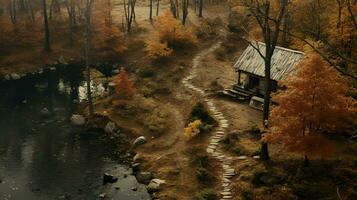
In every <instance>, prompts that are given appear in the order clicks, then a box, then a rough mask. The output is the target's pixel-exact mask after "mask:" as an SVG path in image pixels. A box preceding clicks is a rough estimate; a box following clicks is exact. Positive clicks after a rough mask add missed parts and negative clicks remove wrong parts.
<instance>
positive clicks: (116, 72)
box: [112, 69, 120, 74]
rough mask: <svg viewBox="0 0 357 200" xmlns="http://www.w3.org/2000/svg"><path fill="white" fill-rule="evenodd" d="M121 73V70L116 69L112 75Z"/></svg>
mask: <svg viewBox="0 0 357 200" xmlns="http://www.w3.org/2000/svg"><path fill="white" fill-rule="evenodd" d="M119 73H120V70H119V69H114V70H113V71H112V74H119Z"/></svg>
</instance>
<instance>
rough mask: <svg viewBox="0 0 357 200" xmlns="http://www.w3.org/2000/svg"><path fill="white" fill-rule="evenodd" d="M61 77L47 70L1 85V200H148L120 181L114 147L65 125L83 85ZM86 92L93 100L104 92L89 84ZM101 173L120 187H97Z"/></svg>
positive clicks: (73, 76)
mask: <svg viewBox="0 0 357 200" xmlns="http://www.w3.org/2000/svg"><path fill="white" fill-rule="evenodd" d="M66 73H68V71H48V72H45V73H43V75H41V76H37V77H29V78H26V79H24V80H21V81H18V82H12V83H6V84H3V85H0V92H1V96H0V199H27V200H35V199H36V200H38V199H39V200H41V199H58V198H65V197H71V199H96V197H97V196H98V194H100V193H102V192H103V191H107V192H109V196H111V197H113V199H123V200H139V199H149V195H148V194H147V192H146V189H145V188H144V186H142V185H138V183H137V182H136V180H135V178H134V177H131V176H128V178H125V179H124V178H123V177H124V174H129V173H130V170H129V169H128V168H127V167H125V165H123V164H122V163H123V162H125V159H122V155H123V154H124V152H123V151H122V150H120V149H121V148H120V144H118V142H111V141H108V140H107V139H106V138H105V137H98V138H95V139H93V138H92V139H90V138H83V137H81V134H78V131H79V130H78V129H77V128H75V127H72V126H71V125H70V124H69V123H68V117H69V116H70V115H71V113H72V112H73V109H74V108H75V104H76V101H77V102H78V101H83V100H85V99H86V91H85V88H86V85H85V84H84V82H83V75H82V73H81V72H79V73H75V72H73V71H72V72H71V73H70V74H69V75H67V74H66ZM63 74H66V76H63ZM91 87H92V89H93V91H94V96H98V95H102V94H105V92H106V88H105V87H104V86H103V84H101V83H97V82H95V81H92V82H91ZM44 108H47V109H48V110H49V111H50V113H51V115H48V114H46V113H44V112H43V109H44ZM104 172H109V173H112V174H114V175H117V176H118V177H119V178H120V180H119V182H118V183H116V184H114V185H115V186H114V187H109V188H108V186H106V187H104V186H102V174H103V173H104ZM115 187H118V188H120V189H119V190H115V189H114V188H115ZM133 187H138V191H137V192H134V191H132V190H131V189H132V188H133Z"/></svg>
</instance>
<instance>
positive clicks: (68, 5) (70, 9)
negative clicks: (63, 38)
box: [65, 0, 76, 46]
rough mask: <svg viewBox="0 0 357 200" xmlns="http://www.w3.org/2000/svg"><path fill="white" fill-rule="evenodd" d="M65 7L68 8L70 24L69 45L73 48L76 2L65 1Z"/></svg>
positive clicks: (71, 0)
mask: <svg viewBox="0 0 357 200" xmlns="http://www.w3.org/2000/svg"><path fill="white" fill-rule="evenodd" d="M68 1H69V2H68ZM65 5H66V8H67V13H68V22H69V44H70V46H73V31H74V19H75V18H76V16H75V5H74V0H65Z"/></svg>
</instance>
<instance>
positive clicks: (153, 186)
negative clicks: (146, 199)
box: [146, 179, 165, 193]
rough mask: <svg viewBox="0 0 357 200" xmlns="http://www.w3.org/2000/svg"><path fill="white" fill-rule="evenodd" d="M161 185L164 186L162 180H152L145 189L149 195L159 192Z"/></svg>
mask: <svg viewBox="0 0 357 200" xmlns="http://www.w3.org/2000/svg"><path fill="white" fill-rule="evenodd" d="M162 184H165V181H164V180H160V179H152V180H151V181H150V183H149V185H148V186H147V187H146V189H147V190H148V192H149V193H153V192H157V191H159V190H160V186H161V185H162Z"/></svg>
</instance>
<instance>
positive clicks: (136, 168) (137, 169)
mask: <svg viewBox="0 0 357 200" xmlns="http://www.w3.org/2000/svg"><path fill="white" fill-rule="evenodd" d="M132 168H133V172H134V173H135V172H138V171H139V170H140V163H134V164H133V166H132Z"/></svg>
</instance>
